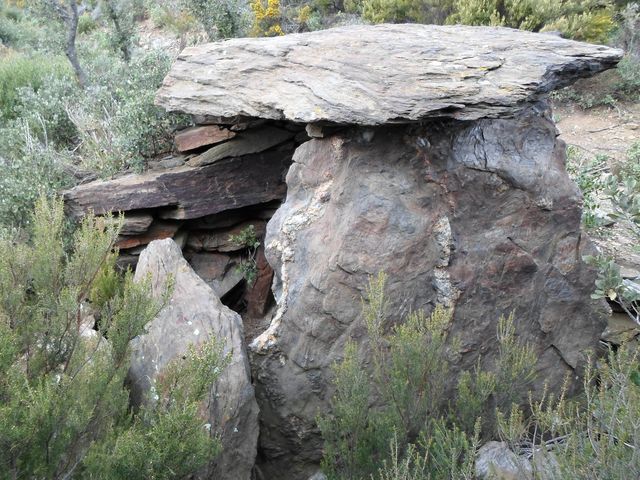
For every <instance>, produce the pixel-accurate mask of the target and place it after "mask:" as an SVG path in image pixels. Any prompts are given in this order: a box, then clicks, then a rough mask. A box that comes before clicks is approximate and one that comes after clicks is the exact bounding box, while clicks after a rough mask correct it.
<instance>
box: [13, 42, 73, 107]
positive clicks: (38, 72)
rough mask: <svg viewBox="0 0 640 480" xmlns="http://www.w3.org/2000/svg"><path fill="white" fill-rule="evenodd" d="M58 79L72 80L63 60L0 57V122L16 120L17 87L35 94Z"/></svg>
mask: <svg viewBox="0 0 640 480" xmlns="http://www.w3.org/2000/svg"><path fill="white" fill-rule="evenodd" d="M60 78H64V79H66V80H67V81H69V82H71V81H72V80H71V78H72V73H71V70H70V68H69V66H68V62H67V61H66V59H64V58H63V57H49V56H44V55H32V56H25V55H19V54H16V55H8V56H5V57H3V58H0V119H11V118H15V117H16V111H17V110H18V109H19V108H20V104H19V103H20V102H19V100H20V89H21V88H25V87H27V88H31V89H32V90H34V91H36V92H37V91H38V90H39V89H40V88H41V87H42V86H43V85H44V84H45V83H47V82H49V81H51V80H55V79H60Z"/></svg>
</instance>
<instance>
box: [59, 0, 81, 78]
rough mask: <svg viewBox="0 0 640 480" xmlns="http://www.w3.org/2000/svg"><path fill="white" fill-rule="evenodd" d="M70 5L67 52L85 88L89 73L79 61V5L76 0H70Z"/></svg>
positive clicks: (77, 76)
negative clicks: (85, 71)
mask: <svg viewBox="0 0 640 480" xmlns="http://www.w3.org/2000/svg"><path fill="white" fill-rule="evenodd" d="M69 7H70V9H71V16H70V17H68V19H67V46H66V48H65V52H64V53H65V54H66V55H67V58H68V59H69V62H70V63H71V66H72V67H73V71H74V72H75V74H76V78H77V79H78V83H79V84H80V87H82V88H85V87H86V86H87V75H86V73H84V70H83V69H82V67H81V66H80V62H79V61H78V54H77V53H76V33H77V31H78V5H77V4H76V1H75V0H69Z"/></svg>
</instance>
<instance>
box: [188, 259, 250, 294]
mask: <svg viewBox="0 0 640 480" xmlns="http://www.w3.org/2000/svg"><path fill="white" fill-rule="evenodd" d="M185 258H186V259H187V260H188V261H189V264H190V265H191V267H192V268H193V270H194V271H195V272H196V273H197V274H198V276H199V277H200V278H202V279H203V280H204V281H205V282H207V285H209V286H210V287H211V289H212V290H213V291H214V292H215V294H216V295H217V296H218V297H220V298H222V297H224V296H225V295H226V294H227V293H229V292H230V291H231V290H232V289H233V288H234V287H236V286H237V285H238V284H239V283H240V282H242V280H244V275H243V274H242V272H241V271H240V270H239V269H238V266H239V263H240V260H239V258H237V257H230V256H229V255H225V254H222V253H210V252H205V253H187V254H185Z"/></svg>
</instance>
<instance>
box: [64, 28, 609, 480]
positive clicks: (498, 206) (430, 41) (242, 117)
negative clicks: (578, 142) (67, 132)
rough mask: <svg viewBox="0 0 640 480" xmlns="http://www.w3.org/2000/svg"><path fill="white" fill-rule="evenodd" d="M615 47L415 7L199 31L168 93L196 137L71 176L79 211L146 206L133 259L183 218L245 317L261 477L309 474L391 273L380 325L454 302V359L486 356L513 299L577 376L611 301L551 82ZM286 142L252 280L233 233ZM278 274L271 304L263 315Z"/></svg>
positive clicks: (212, 274) (262, 196)
mask: <svg viewBox="0 0 640 480" xmlns="http://www.w3.org/2000/svg"><path fill="white" fill-rule="evenodd" d="M620 56H621V52H620V51H618V50H614V49H610V48H607V47H601V46H594V45H587V44H583V43H578V42H572V41H568V40H564V39H561V38H558V37H555V36H549V35H540V34H532V33H527V32H520V31H515V30H509V29H500V28H480V27H461V26H456V27H437V26H424V25H379V26H351V27H343V28H338V29H332V30H327V31H322V32H316V33H309V34H300V35H289V36H285V37H279V38H269V39H234V40H229V41H225V42H220V43H216V44H208V45H200V46H196V47H191V48H188V49H185V50H184V51H183V53H182V54H181V55H180V57H179V58H178V60H177V62H176V64H175V65H174V66H173V68H172V70H171V72H170V73H169V75H168V76H167V78H166V79H165V82H164V85H163V87H162V88H161V89H160V91H159V93H158V97H157V100H158V103H159V104H160V105H162V106H164V107H166V108H167V109H169V110H174V111H180V112H183V113H188V114H191V115H193V118H194V119H195V121H196V123H201V124H203V126H204V124H206V127H207V128H205V129H204V130H199V131H196V132H195V133H192V134H188V133H185V134H184V136H185V138H186V140H188V141H189V142H191V143H189V142H186V144H188V145H190V146H188V147H180V148H181V149H184V150H185V151H187V150H186V149H187V148H193V150H189V151H190V152H191V153H188V154H187V155H186V156H183V157H178V156H176V157H172V158H169V159H162V160H160V161H159V164H162V165H172V167H171V168H169V169H168V170H161V171H159V172H152V173H148V174H145V175H143V176H135V177H125V178H122V179H115V180H112V181H110V182H94V183H93V184H88V185H85V186H82V187H79V188H77V189H75V190H73V191H71V192H70V193H68V194H67V196H66V199H67V204H68V209H69V211H70V212H72V213H74V214H76V215H81V214H83V213H84V212H86V211H87V210H88V209H90V208H93V210H95V211H96V212H98V213H105V212H108V211H118V210H125V211H126V215H125V218H126V216H129V215H136V216H137V220H136V221H133V220H132V221H130V225H131V228H130V229H129V232H130V233H128V237H125V238H124V239H123V240H132V239H135V238H138V237H141V238H142V240H141V241H140V242H139V244H138V246H136V247H133V248H130V249H129V250H125V254H126V255H129V256H133V257H135V255H136V254H138V253H139V251H137V250H136V249H141V248H142V247H143V245H144V244H145V243H148V241H150V238H149V237H152V236H153V235H152V234H150V233H149V232H153V229H154V228H160V227H162V226H165V225H168V224H172V222H176V223H177V224H178V225H179V229H178V230H177V231H176V232H175V233H174V234H173V236H174V238H178V237H179V236H181V235H182V237H180V238H182V239H183V248H184V255H185V257H186V258H187V259H188V260H189V261H190V262H191V263H192V264H193V265H194V268H196V271H197V272H199V273H200V275H201V276H202V277H203V278H205V280H206V283H208V284H209V285H210V286H211V287H212V288H214V289H216V291H217V292H219V293H220V294H221V295H225V299H226V300H225V301H226V303H227V304H229V305H234V308H236V309H237V310H238V311H242V312H243V315H244V323H245V330H246V331H247V332H249V333H250V340H251V364H252V372H253V378H254V381H255V389H256V397H257V401H258V403H259V405H260V444H259V461H258V464H257V466H256V471H257V473H258V477H260V478H272V479H284V478H287V479H293V480H296V479H305V480H306V479H307V478H308V477H309V475H311V474H313V473H314V472H317V470H318V464H319V461H320V458H321V455H322V440H321V438H320V434H319V431H318V428H317V425H316V423H315V418H316V416H317V414H318V413H321V412H324V411H327V409H328V406H329V399H330V397H331V394H332V391H331V365H332V364H333V363H334V362H335V361H337V360H340V358H341V356H342V354H343V349H344V344H345V342H346V341H347V340H353V341H356V342H357V343H358V345H359V349H360V355H361V359H362V364H363V367H364V368H367V367H368V366H369V365H368V354H367V348H368V341H367V337H366V331H365V328H364V325H363V322H362V319H361V311H360V310H361V301H360V299H361V297H362V295H363V293H364V287H365V285H366V284H367V280H368V278H369V276H370V275H372V274H375V273H377V272H379V271H385V272H386V273H387V276H388V284H387V295H388V298H389V300H390V308H389V313H390V314H389V318H388V322H389V324H392V323H394V322H399V321H402V319H403V318H404V317H405V315H406V313H407V312H409V311H411V310H416V309H422V310H426V311H427V312H430V311H431V310H432V309H433V308H434V306H435V305H437V304H443V305H446V306H448V307H450V308H452V309H453V312H454V314H453V323H452V326H451V330H452V333H453V335H451V337H458V338H460V339H461V342H462V343H461V344H462V348H461V351H460V352H458V353H459V357H460V362H459V364H457V365H456V366H455V368H453V370H452V371H453V373H455V372H456V371H459V370H461V369H465V368H469V367H470V366H472V365H475V363H476V361H477V359H478V357H479V356H481V358H482V359H483V361H484V362H486V363H488V364H489V365H490V364H491V363H492V361H493V360H494V358H495V355H496V353H497V352H496V348H497V346H496V341H495V331H496V329H495V327H496V323H497V321H498V318H499V316H500V315H503V314H504V315H508V314H509V313H511V312H515V321H516V327H517V334H518V336H519V337H520V339H521V340H523V341H526V342H529V343H531V345H532V346H533V348H534V349H535V351H536V352H537V354H538V362H537V366H536V367H537V370H538V372H539V373H540V378H543V379H545V380H546V381H547V382H548V384H549V387H550V388H551V389H556V388H558V387H559V385H560V383H561V382H562V381H563V379H564V376H565V375H567V374H571V378H573V379H576V378H578V377H579V376H580V368H581V365H582V364H583V361H584V358H585V352H586V351H587V350H588V349H594V348H597V346H598V339H599V336H600V334H601V332H602V330H603V329H604V326H605V315H606V313H607V312H606V306H605V305H604V304H603V303H600V302H597V301H594V300H591V299H590V293H591V291H592V288H593V287H592V285H593V281H594V277H595V275H594V272H593V271H592V270H591V269H590V268H589V267H588V266H586V265H585V264H584V263H583V262H582V260H581V258H582V255H583V254H584V253H587V252H589V251H590V249H591V245H590V242H589V240H588V239H587V238H586V237H585V235H584V234H583V233H582V232H581V231H580V214H581V197H580V193H579V191H578V189H577V187H576V186H575V185H574V184H573V183H572V182H571V181H570V179H569V177H568V176H567V174H566V171H565V166H564V160H565V156H564V155H565V154H564V145H563V144H562V142H560V141H559V140H558V139H557V131H556V129H555V127H554V124H553V121H552V120H551V114H550V111H549V108H548V105H547V103H546V99H545V95H546V94H547V93H548V92H549V91H550V90H552V89H554V88H557V87H559V86H563V85H566V84H569V83H570V82H572V81H573V80H575V79H576V78H578V77H581V76H588V75H592V74H594V73H597V72H599V71H601V70H604V69H606V68H610V67H611V66H613V65H615V63H616V62H617V61H618V60H619V59H620ZM216 123H219V124H220V125H215V124H216ZM204 131H208V132H209V134H210V135H211V136H212V137H211V138H213V137H216V139H214V140H211V138H209V137H207V135H205V134H204V133H202V132H204ZM221 132H222V133H221ZM220 134H222V135H224V136H227V137H228V138H226V139H223V140H220V142H218V140H217V138H218V137H217V135H220ZM310 137H312V139H309V138H310ZM207 142H208V143H207ZM196 145H197V146H196ZM294 150H295V154H294V155H293V164H292V166H291V168H290V169H289V171H288V174H287V178H286V201H285V203H284V204H283V205H282V206H281V207H280V208H279V209H278V210H277V212H276V213H275V216H274V217H273V218H272V219H271V220H270V221H269V223H268V224H267V228H266V231H267V233H266V239H265V240H264V242H262V243H263V244H264V245H265V251H264V256H263V255H262V252H261V250H260V249H258V251H257V252H256V257H255V258H253V259H252V260H254V261H255V267H256V273H257V279H256V281H255V283H254V284H253V285H247V284H246V283H242V281H238V280H237V279H235V278H232V277H231V276H230V275H229V272H230V271H231V270H230V266H232V265H234V266H235V265H237V264H238V263H239V262H242V261H243V258H246V257H243V255H245V256H246V252H244V253H243V252H238V251H226V249H227V248H230V249H231V250H233V248H234V247H233V245H232V244H233V242H230V241H229V235H231V234H234V233H236V234H237V233H238V232H239V231H242V229H243V228H244V226H247V225H253V226H254V228H255V230H256V231H257V232H258V234H260V229H259V225H261V224H260V221H264V220H269V218H270V217H271V215H272V214H273V208H274V206H275V204H277V202H278V201H279V200H281V199H282V198H283V197H284V193H285V186H284V183H283V180H282V172H283V171H284V170H285V169H286V168H288V167H289V165H290V164H291V154H292V152H293V151H294ZM258 152H259V153H258ZM163 162H164V163H163ZM277 172H279V175H280V176H279V177H278V173H277ZM276 179H278V180H276ZM252 189H255V191H253V190H252ZM245 190H246V191H245ZM272 200H274V201H275V204H274V202H271V203H265V202H269V201H272ZM149 214H150V215H152V217H153V221H152V223H150V224H149V225H148V226H147V227H146V230H145V231H144V232H142V231H141V229H142V228H144V227H141V226H140V225H143V224H144V221H146V220H144V219H143V218H142V217H141V216H140V215H149ZM163 231H166V229H164V230H163ZM145 235H146V237H145ZM274 271H275V275H274ZM272 278H273V293H274V295H275V299H276V302H277V305H276V306H275V308H274V310H273V314H267V315H266V316H263V314H264V313H265V312H267V311H268V310H269V306H270V301H271V300H270V296H269V295H268V291H267V286H268V284H269V282H270V281H271V279H272ZM239 285H240V286H239ZM254 332H255V338H254ZM454 383H455V375H452V376H451V382H450V385H454ZM522 393H523V395H526V392H522Z"/></svg>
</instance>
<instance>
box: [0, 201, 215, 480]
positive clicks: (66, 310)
mask: <svg viewBox="0 0 640 480" xmlns="http://www.w3.org/2000/svg"><path fill="white" fill-rule="evenodd" d="M120 224H121V222H119V221H111V220H109V219H104V218H98V217H94V216H91V215H90V216H88V217H87V218H86V219H85V220H84V221H83V222H82V225H81V226H80V228H79V229H78V230H77V231H76V233H75V234H74V235H73V238H72V240H71V248H70V250H69V252H67V250H66V249H65V235H64V233H65V227H64V225H65V221H64V214H63V207H62V202H60V201H53V202H49V201H47V200H45V199H43V198H41V199H40V201H39V202H38V205H37V207H36V211H35V214H34V219H33V222H32V225H33V232H32V239H31V241H30V242H29V243H25V242H21V241H18V240H17V239H16V238H11V237H8V236H6V235H5V236H4V237H2V238H0V479H14V478H49V479H62V478H65V479H66V478H78V477H89V478H104V479H119V478H123V479H124V478H126V479H141V480H142V479H147V478H156V479H161V478H181V477H183V476H186V475H188V474H190V473H193V472H194V471H197V470H198V469H199V468H201V467H202V466H204V465H206V464H207V462H209V461H210V460H211V459H212V458H213V457H214V456H215V454H216V452H217V450H218V448H219V444H218V442H217V441H216V439H215V437H214V436H212V433H211V432H209V431H208V430H207V429H206V428H205V426H204V425H203V420H201V419H200V418H199V417H198V415H197V411H198V408H199V402H200V401H201V400H202V399H203V397H204V396H205V395H206V394H207V393H208V389H207V386H209V385H211V384H212V383H213V382H214V381H215V379H216V378H217V377H218V375H219V373H220V371H221V370H222V367H223V366H224V363H225V360H224V359H223V358H222V356H221V351H222V346H221V345H220V344H219V343H218V342H211V343H208V344H205V345H204V346H203V347H202V349H201V350H195V349H192V350H191V351H190V352H189V354H188V355H186V356H185V358H184V359H181V360H180V362H179V363H175V364H173V366H171V367H170V368H169V369H168V373H167V374H166V375H165V376H164V378H163V379H162V380H161V381H160V382H159V385H158V391H157V393H156V395H157V397H155V398H152V399H150V402H149V403H148V404H147V406H144V407H142V408H141V409H140V411H138V412H135V414H132V412H131V411H130V409H129V398H128V392H127V390H126V389H125V388H124V379H125V376H126V373H127V371H128V367H129V360H130V355H131V352H130V348H129V342H130V340H131V339H132V338H134V337H135V336H137V335H139V334H142V333H143V327H144V325H145V324H146V323H147V322H148V321H150V320H151V319H152V318H154V316H155V315H156V314H157V312H158V309H159V308H160V307H161V305H160V304H158V303H157V302H156V301H154V300H153V299H152V298H151V296H150V292H149V284H148V282H143V283H134V282H133V276H132V275H131V274H130V273H128V274H126V275H125V276H124V278H123V279H119V278H118V277H117V275H116V274H115V271H114V267H115V255H114V254H113V253H112V248H113V246H114V242H115V241H116V239H117V236H118V231H119V227H120ZM90 300H93V305H91V304H90V303H89V301H90ZM92 310H93V311H94V313H93V314H89V312H91V311H92Z"/></svg>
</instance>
